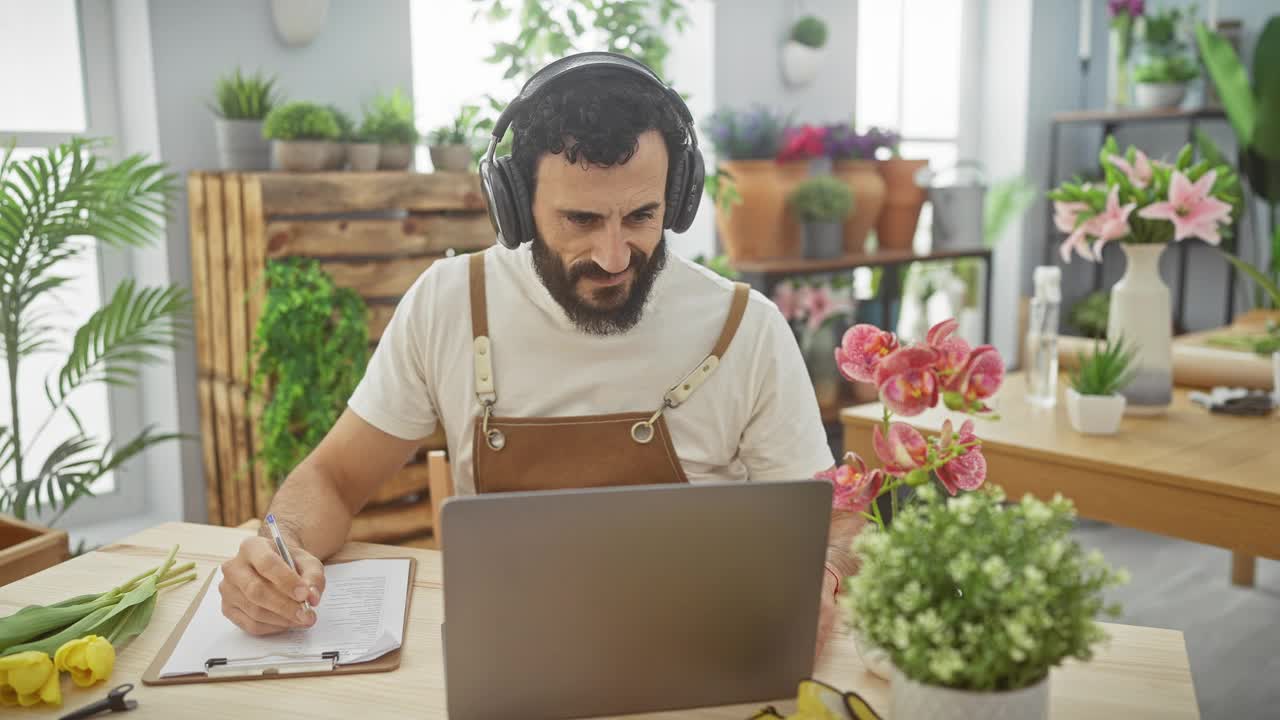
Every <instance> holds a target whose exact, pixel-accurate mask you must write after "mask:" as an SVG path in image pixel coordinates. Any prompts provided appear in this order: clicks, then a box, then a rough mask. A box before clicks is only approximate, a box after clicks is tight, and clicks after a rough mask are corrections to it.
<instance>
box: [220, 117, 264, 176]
mask: <svg viewBox="0 0 1280 720" xmlns="http://www.w3.org/2000/svg"><path fill="white" fill-rule="evenodd" d="M213 132H214V138H215V140H216V142H217V146H218V165H219V166H220V167H221V168H222V169H223V170H269V169H271V143H270V141H268V140H266V139H265V138H263V137H262V121H261V120H228V119H226V118H220V117H215V118H214V119H213Z"/></svg>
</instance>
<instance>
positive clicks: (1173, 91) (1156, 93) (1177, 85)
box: [1133, 54, 1200, 110]
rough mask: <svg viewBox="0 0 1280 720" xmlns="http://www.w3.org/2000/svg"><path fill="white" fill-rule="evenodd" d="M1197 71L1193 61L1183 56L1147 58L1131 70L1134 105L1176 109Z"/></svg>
mask: <svg viewBox="0 0 1280 720" xmlns="http://www.w3.org/2000/svg"><path fill="white" fill-rule="evenodd" d="M1199 74H1200V70H1199V69H1198V68H1197V67H1196V63H1195V60H1193V59H1192V58H1190V57H1188V56H1186V55H1180V54H1179V55H1169V56H1163V57H1152V58H1148V59H1147V60H1144V61H1143V62H1141V63H1139V64H1138V65H1137V66H1136V67H1134V69H1133V81H1134V86H1133V104H1134V105H1135V106H1136V107H1138V108H1139V109H1141V110H1160V109H1167V108H1176V107H1178V106H1179V105H1181V104H1182V98H1183V97H1185V96H1186V94H1187V85H1188V84H1189V83H1190V82H1191V81H1192V80H1194V79H1196V76H1198V75H1199Z"/></svg>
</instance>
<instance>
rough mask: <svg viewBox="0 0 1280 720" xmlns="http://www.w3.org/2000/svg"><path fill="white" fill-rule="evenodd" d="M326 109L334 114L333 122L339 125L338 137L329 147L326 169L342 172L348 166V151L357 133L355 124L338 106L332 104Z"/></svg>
mask: <svg viewBox="0 0 1280 720" xmlns="http://www.w3.org/2000/svg"><path fill="white" fill-rule="evenodd" d="M325 108H327V109H328V110H329V112H330V113H332V114H333V121H334V122H335V123H337V125H338V137H337V139H336V140H335V141H334V142H332V143H330V145H329V161H328V162H326V163H325V167H326V168H327V169H329V170H341V169H342V168H344V167H346V165H347V149H348V146H349V145H350V143H351V141H352V138H354V137H355V133H356V126H355V122H354V121H353V120H352V119H351V116H350V115H348V114H347V113H346V112H344V111H343V110H342V108H340V107H338V106H337V105H334V104H332V103H330V104H329V105H326V106H325Z"/></svg>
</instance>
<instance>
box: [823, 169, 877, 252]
mask: <svg viewBox="0 0 1280 720" xmlns="http://www.w3.org/2000/svg"><path fill="white" fill-rule="evenodd" d="M833 174H834V175H835V176H836V177H838V178H840V179H841V180H843V181H844V183H845V184H846V185H848V186H849V189H850V190H852V191H853V214H851V215H850V216H849V219H848V220H845V222H844V252H845V254H847V255H857V254H859V253H861V252H862V249H863V245H864V244H865V243H866V241H867V233H869V232H871V228H873V227H875V225H876V221H877V220H879V219H880V214H881V212H882V211H883V209H884V202H885V194H886V191H885V181H884V178H882V177H880V173H879V172H877V170H876V164H875V161H872V160H838V161H836V164H835V168H834V170H833Z"/></svg>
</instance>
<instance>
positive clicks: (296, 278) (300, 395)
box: [252, 258, 369, 487]
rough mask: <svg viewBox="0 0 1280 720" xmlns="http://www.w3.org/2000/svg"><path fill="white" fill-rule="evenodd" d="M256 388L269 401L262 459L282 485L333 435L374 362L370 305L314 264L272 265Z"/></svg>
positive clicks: (258, 341)
mask: <svg viewBox="0 0 1280 720" xmlns="http://www.w3.org/2000/svg"><path fill="white" fill-rule="evenodd" d="M266 282H267V298H266V303H265V306H264V307H263V311H262V318H261V320H259V321H258V327H257V328H256V330H255V337H254V340H253V348H252V352H253V354H254V356H255V358H256V364H255V367H254V374H253V390H254V393H255V394H256V396H257V397H258V398H259V399H260V400H265V405H264V406H263V410H262V425H261V427H260V428H259V430H260V432H261V435H262V447H261V448H259V451H258V458H259V459H260V460H261V461H262V462H263V463H264V465H265V466H266V472H267V477H268V478H270V481H271V483H272V485H273V486H276V487H278V486H279V485H280V483H282V482H283V481H284V479H285V477H286V476H288V474H289V472H290V471H291V470H293V468H295V467H297V465H298V463H300V462H302V460H303V459H304V458H305V457H306V456H307V454H308V453H310V452H311V450H312V449H313V448H315V446H316V445H318V444H320V440H321V439H322V438H323V437H324V436H325V433H327V432H329V428H331V427H333V424H334V423H335V422H336V421H337V419H338V415H340V414H341V413H342V410H343V408H344V407H346V404H347V398H349V397H350V396H351V393H352V392H353V391H354V390H355V388H356V384H357V383H359V382H360V378H361V377H362V376H363V375H364V370H365V366H366V364H367V363H368V362H369V326H368V320H367V319H366V318H367V315H366V308H365V304H364V301H363V300H362V299H360V296H359V295H357V294H356V292H355V291H354V290H351V289H349V288H340V287H337V286H336V285H334V283H333V278H331V277H329V275H328V273H326V272H324V270H322V269H321V268H320V266H319V264H318V263H316V261H314V260H302V259H297V258H291V259H288V260H279V261H272V262H270V263H268V264H267V272H266Z"/></svg>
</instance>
